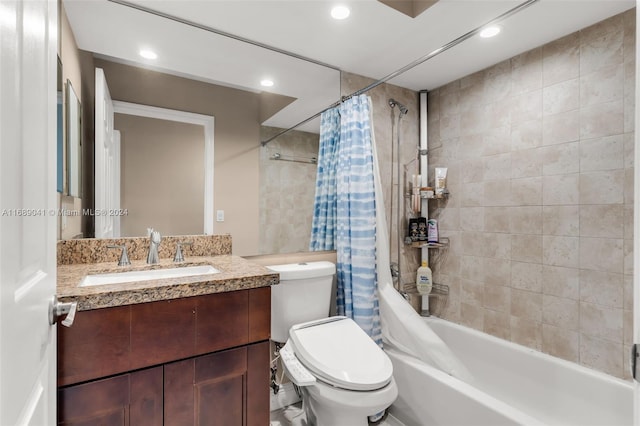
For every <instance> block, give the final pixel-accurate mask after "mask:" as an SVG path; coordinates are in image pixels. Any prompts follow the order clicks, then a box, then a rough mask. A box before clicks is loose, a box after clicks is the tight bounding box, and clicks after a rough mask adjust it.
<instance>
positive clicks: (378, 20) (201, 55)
mask: <svg viewBox="0 0 640 426" xmlns="http://www.w3.org/2000/svg"><path fill="white" fill-rule="evenodd" d="M128 1H129V2H130V3H132V4H136V5H140V6H142V7H144V8H148V9H153V10H155V11H158V12H160V13H162V14H167V15H171V16H174V17H177V18H180V19H182V20H187V21H190V22H193V23H196V24H199V25H203V26H206V27H209V28H214V29H216V30H221V31H224V32H228V33H231V34H234V35H237V36H240V37H243V38H246V39H250V40H254V41H256V42H259V43H262V44H265V45H269V46H272V47H276V48H279V49H282V50H285V51H287V52H291V53H294V54H297V55H301V56H304V57H306V58H310V59H313V60H315V61H319V62H322V63H326V64H330V65H331V66H333V67H335V68H336V69H340V70H343V71H348V72H351V73H356V74H360V75H363V76H367V77H371V78H374V79H380V78H383V77H385V76H387V75H389V74H391V73H392V72H394V71H396V70H397V69H400V68H402V67H404V66H406V65H408V64H410V63H412V62H414V61H416V60H417V59H419V58H421V57H423V56H425V55H426V54H428V53H431V52H433V51H434V50H435V49H437V48H439V47H440V46H442V45H445V44H446V43H448V42H450V41H452V40H454V39H456V38H458V37H460V36H461V35H463V34H465V33H467V32H469V31H471V30H473V29H475V28H477V27H479V26H481V25H483V24H485V23H487V22H488V21H491V20H492V19H494V18H496V17H498V16H499V15H501V14H502V13H504V12H506V11H508V10H509V9H511V8H513V7H515V6H516V5H518V4H520V3H522V1H524V0H520V1H519V0H515V1H514V0H440V1H439V2H438V3H436V4H435V5H434V6H433V7H431V8H429V9H427V10H426V11H425V12H423V13H422V14H421V15H419V16H418V17H416V18H411V17H409V16H406V15H404V14H402V13H400V12H398V11H396V10H394V9H392V8H390V7H388V6H385V5H384V4H382V3H380V2H378V1H376V0H344V1H341V3H343V4H347V5H348V6H349V7H350V8H351V16H350V17H349V18H348V19H346V20H344V21H336V20H333V19H332V18H331V17H330V15H329V10H330V8H331V6H333V5H334V4H336V1H333V0H208V1H207V0H128ZM63 2H64V6H65V9H66V12H67V15H68V17H69V21H70V23H71V26H72V29H73V31H74V34H75V36H76V41H77V43H78V46H79V48H81V49H83V50H89V51H93V52H96V53H97V54H99V55H102V56H106V57H109V58H115V59H118V60H121V61H124V62H128V63H144V60H142V59H141V58H140V57H139V56H138V55H137V51H138V50H139V48H141V47H150V48H153V49H154V50H156V51H157V52H158V54H159V58H158V59H157V60H156V61H153V63H151V62H149V61H146V66H150V67H153V68H156V69H159V70H163V71H165V72H170V73H174V74H177V75H183V76H188V77H190V78H195V79H199V80H205V81H211V82H216V83H221V84H226V85H229V86H233V87H238V88H244V89H247V90H254V91H260V90H266V89H263V88H261V87H260V86H259V81H260V80H261V79H262V78H263V77H264V76H270V77H271V78H273V79H274V80H275V81H276V84H275V86H274V87H273V88H270V89H268V91H270V92H275V93H279V94H283V95H286V96H291V97H295V98H297V101H296V102H294V103H292V104H291V105H289V106H288V107H287V108H285V109H284V110H282V111H281V112H280V113H278V114H277V115H276V116H274V117H272V118H271V119H270V120H268V121H267V122H266V123H265V124H267V125H273V126H278V127H288V126H291V125H293V124H295V123H297V122H299V121H301V120H303V119H305V118H306V117H309V116H310V115H312V114H314V113H317V112H319V111H320V110H321V109H323V108H324V107H326V106H328V105H330V104H331V103H333V102H335V101H337V100H338V99H339V78H338V72H337V71H336V70H335V69H331V68H326V67H322V66H319V65H317V64H314V63H311V62H306V61H302V60H299V59H296V58H292V57H290V56H287V55H283V54H280V53H276V52H273V51H269V50H265V49H262V48H259V47H256V46H254V45H250V44H247V43H243V42H239V41H237V40H233V39H230V38H227V37H223V36H219V35H217V34H213V33H211V32H208V31H204V30H202V29H198V28H195V27H192V26H188V25H185V24H182V23H178V22H175V21H172V20H170V19H166V18H162V17H159V16H156V15H152V14H149V13H146V12H141V11H139V10H135V9H133V8H130V7H127V6H123V5H121V4H117V3H113V2H109V1H107V0H63ZM634 6H635V0H579V1H578V0H539V1H538V2H536V3H534V4H533V5H532V6H530V7H528V8H526V9H524V10H522V11H520V12H518V13H517V14H515V15H513V16H511V17H510V18H508V19H507V20H505V21H503V22H502V23H501V25H502V27H503V31H502V33H501V34H500V35H499V36H497V37H495V38H492V39H481V38H479V37H478V36H474V37H472V38H470V39H468V40H466V41H464V42H463V43H461V44H459V45H457V46H456V47H454V48H452V49H450V50H448V51H446V52H445V53H442V54H440V55H438V56H436V57H435V58H433V59H430V60H429V61H427V62H425V63H423V64H422V65H419V66H416V67H415V68H413V69H412V70H410V71H407V72H405V73H404V74H402V75H401V76H398V77H396V78H394V79H393V80H392V81H390V82H391V83H393V84H396V85H399V86H403V87H406V88H409V89H412V90H423V89H427V90H429V89H434V88H436V87H439V86H441V85H443V84H446V83H448V82H450V81H453V80H455V79H458V78H460V77H463V76H465V75H468V74H471V73H473V72H475V71H478V70H481V69H483V68H486V67H488V66H490V65H492V64H495V63H498V62H500V61H502V60H504V59H507V58H509V57H512V56H514V55H516V54H518V53H521V52H525V51H527V50H530V49H532V48H534V47H537V46H540V45H542V44H544V43H547V42H549V41H551V40H554V39H557V38H559V37H561V36H563V35H566V34H570V33H572V32H574V31H577V30H579V29H581V28H584V27H586V26H589V25H591V24H593V23H596V22H598V21H601V20H603V19H606V18H608V17H610V16H613V15H615V14H618V13H620V12H623V11H625V10H627V9H630V8H632V7H634Z"/></svg>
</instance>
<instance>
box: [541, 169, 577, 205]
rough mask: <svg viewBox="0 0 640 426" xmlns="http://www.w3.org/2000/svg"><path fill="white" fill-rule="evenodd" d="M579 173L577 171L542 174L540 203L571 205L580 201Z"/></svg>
mask: <svg viewBox="0 0 640 426" xmlns="http://www.w3.org/2000/svg"><path fill="white" fill-rule="evenodd" d="M579 184H580V175H579V174H577V173H573V174H563V175H553V176H544V177H543V178H542V204H543V205H545V206H549V205H572V204H578V203H579V202H580V192H579V188H580V185H579Z"/></svg>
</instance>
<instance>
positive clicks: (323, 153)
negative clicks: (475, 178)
mask: <svg viewBox="0 0 640 426" xmlns="http://www.w3.org/2000/svg"><path fill="white" fill-rule="evenodd" d="M320 127H321V134H320V149H319V154H318V177H317V185H316V197H315V203H314V219H313V229H312V237H311V243H310V249H311V250H331V249H335V250H336V253H337V259H338V262H337V265H336V269H337V273H336V275H337V282H338V292H337V297H336V300H337V305H338V311H337V312H338V315H345V316H347V317H349V318H353V320H354V321H355V322H356V323H357V324H358V325H359V326H360V327H361V328H362V329H363V330H364V331H365V332H366V333H367V334H368V335H369V336H371V338H372V339H373V340H374V341H376V342H377V343H378V344H381V343H382V334H381V330H380V313H379V306H378V297H377V275H376V204H375V186H374V174H373V129H372V125H371V100H370V98H369V97H368V96H366V95H360V96H355V97H352V98H351V99H348V100H346V101H344V102H343V103H342V104H341V105H340V106H339V107H337V108H333V109H330V110H328V111H326V112H324V113H323V114H322V116H321V126H320ZM334 172H335V175H334ZM334 188H335V189H334ZM334 190H335V198H334V197H333V191H334ZM332 214H335V216H331V215H332ZM316 216H317V217H316Z"/></svg>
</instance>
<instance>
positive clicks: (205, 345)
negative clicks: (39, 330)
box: [58, 287, 271, 426]
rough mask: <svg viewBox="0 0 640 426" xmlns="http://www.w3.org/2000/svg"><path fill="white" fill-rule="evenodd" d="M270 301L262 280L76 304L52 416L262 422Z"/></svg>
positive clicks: (62, 342) (61, 341) (79, 421)
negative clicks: (96, 305)
mask: <svg viewBox="0 0 640 426" xmlns="http://www.w3.org/2000/svg"><path fill="white" fill-rule="evenodd" d="M270 305H271V293H270V288H269V287H261V288H257V289H251V290H240V291H233V292H226V293H216V294H211V295H203V296H195V297H189V298H182V299H173V300H167V301H159V302H149V303H141V304H136V305H127V306H119V307H114V308H104V309H96V310H90V311H81V312H78V313H77V314H76V318H75V321H74V324H73V326H71V327H70V328H65V327H60V326H59V327H58V424H60V425H90V424H104V425H111V424H114V425H115V424H118V425H123V424H124V425H128V424H129V425H141V426H147V425H149V426H155V425H163V424H164V425H180V426H186V425H192V424H193V425H196V424H197V425H224V426H228V425H248V426H252V425H260V426H264V425H267V424H269V334H270V320H271V312H270V307H271V306H270Z"/></svg>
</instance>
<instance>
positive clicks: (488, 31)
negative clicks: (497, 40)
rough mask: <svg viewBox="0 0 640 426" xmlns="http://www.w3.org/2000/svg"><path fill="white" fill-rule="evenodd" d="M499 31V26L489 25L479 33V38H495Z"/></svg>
mask: <svg viewBox="0 0 640 426" xmlns="http://www.w3.org/2000/svg"><path fill="white" fill-rule="evenodd" d="M501 30H502V28H500V26H499V25H491V26H490V27H487V28H485V29H483V30H482V31H480V37H483V38H489V37H493V36H497V35H498V34H499V33H500V31H501Z"/></svg>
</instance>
